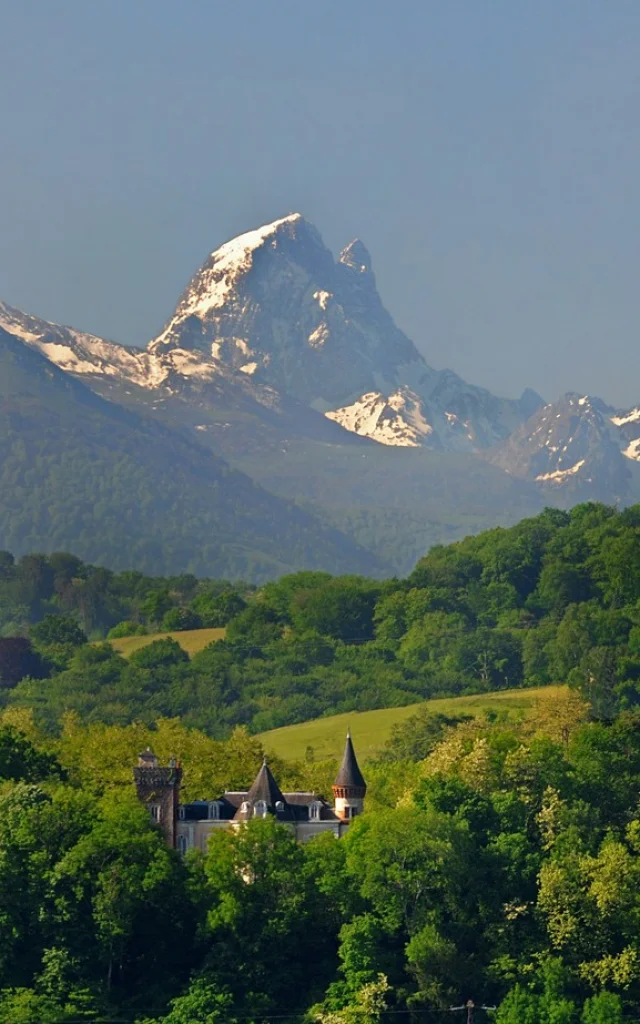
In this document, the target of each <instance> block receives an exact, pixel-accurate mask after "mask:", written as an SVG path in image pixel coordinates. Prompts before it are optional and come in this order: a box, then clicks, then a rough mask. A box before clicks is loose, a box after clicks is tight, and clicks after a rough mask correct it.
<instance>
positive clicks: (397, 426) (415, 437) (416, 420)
mask: <svg viewBox="0 0 640 1024" xmlns="http://www.w3.org/2000/svg"><path fill="white" fill-rule="evenodd" d="M325 416H326V417H327V419H330V420H333V421H334V422H335V423H339V424H340V426H342V427H345V428H346V429H347V430H351V431H353V433H355V434H360V435H361V436H362V437H370V438H371V439H372V440H374V441H378V442H379V443H380V444H386V445H393V446H399V447H405V448H418V447H420V445H421V444H422V443H423V441H424V439H425V438H426V437H427V436H428V435H429V434H431V433H433V427H432V426H431V425H430V424H429V423H428V422H427V420H426V419H425V417H424V413H423V410H422V405H421V401H420V398H419V396H418V395H416V394H415V393H414V392H413V391H410V390H409V388H399V389H398V391H395V392H394V393H393V394H391V395H389V396H388V397H387V398H385V396H384V395H383V394H382V393H381V392H380V391H372V392H369V393H368V394H366V395H362V396H361V397H360V398H359V399H358V400H357V401H355V402H353V403H352V404H351V405H348V406H344V407H343V408H341V409H334V410H333V411H332V412H326V413H325Z"/></svg>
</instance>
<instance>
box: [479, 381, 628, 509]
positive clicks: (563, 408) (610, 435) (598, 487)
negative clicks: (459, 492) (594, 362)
mask: <svg viewBox="0 0 640 1024" xmlns="http://www.w3.org/2000/svg"><path fill="white" fill-rule="evenodd" d="M639 456H640V413H638V411H637V410H631V411H630V412H627V413H624V412H622V413H617V412H616V411H615V410H614V409H613V408H611V406H608V405H607V404H606V403H605V402H603V401H602V399H600V398H597V397H594V396H592V395H581V394H579V393H577V392H568V393H567V394H565V395H563V396H562V397H561V398H560V399H558V401H557V402H553V403H549V404H548V405H545V406H543V407H542V408H541V409H539V410H538V411H537V412H536V413H534V415H533V416H532V417H531V418H530V419H529V420H527V422H526V423H525V424H523V426H521V427H520V428H519V429H518V430H516V431H514V433H513V434H512V436H511V437H510V438H509V439H508V440H507V441H506V442H505V443H504V444H503V445H501V446H500V447H498V448H497V449H496V451H495V452H493V453H492V454H491V459H492V461H493V462H494V463H495V464H496V465H498V466H500V468H501V469H505V470H506V471H507V472H508V473H510V474H511V475H512V476H518V477H522V478H524V479H528V480H531V481H532V482H534V483H536V484H537V485H538V486H539V487H540V488H541V490H543V491H544V492H546V493H548V494H549V493H552V494H554V495H558V494H559V493H561V494H562V502H563V503H566V504H571V503H572V502H575V501H583V500H597V501H609V502H610V501H612V500H615V501H625V500H628V499H629V498H633V497H634V496H636V495H639V494H640V490H639V487H640V472H639V469H638V466H637V462H638V460H639Z"/></svg>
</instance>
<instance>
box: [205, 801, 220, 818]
mask: <svg viewBox="0 0 640 1024" xmlns="http://www.w3.org/2000/svg"><path fill="white" fill-rule="evenodd" d="M207 817H208V819H209V821H219V820H220V801H219V800H211V801H210V803H209V804H208V806H207Z"/></svg>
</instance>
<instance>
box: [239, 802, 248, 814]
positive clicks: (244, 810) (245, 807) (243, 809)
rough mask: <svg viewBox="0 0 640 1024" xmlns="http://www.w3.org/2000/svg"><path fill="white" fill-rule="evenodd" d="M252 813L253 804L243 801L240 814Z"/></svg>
mask: <svg viewBox="0 0 640 1024" xmlns="http://www.w3.org/2000/svg"><path fill="white" fill-rule="evenodd" d="M250 811H251V804H250V803H249V801H248V800H243V801H242V803H241V805H240V814H249V812H250Z"/></svg>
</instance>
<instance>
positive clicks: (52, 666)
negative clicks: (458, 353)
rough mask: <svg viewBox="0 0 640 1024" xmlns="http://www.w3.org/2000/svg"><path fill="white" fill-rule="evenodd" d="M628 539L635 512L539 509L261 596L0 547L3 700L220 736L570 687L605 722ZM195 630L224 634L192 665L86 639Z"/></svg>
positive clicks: (621, 703) (623, 686)
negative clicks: (402, 574)
mask: <svg viewBox="0 0 640 1024" xmlns="http://www.w3.org/2000/svg"><path fill="white" fill-rule="evenodd" d="M639 537H640V506H634V507H631V508H627V509H624V510H623V511H618V510H615V509H613V508H608V507H606V506H603V505H595V504H587V505H580V506H577V507H576V508H575V509H573V511H571V512H564V511H560V510H555V509H548V510H546V511H545V512H543V513H541V514H540V515H539V516H537V517H535V518H532V519H526V520H523V521H522V522H521V523H519V524H518V525H517V526H514V527H511V528H509V529H494V530H489V531H487V532H485V533H482V534H480V535H478V536H476V537H469V538H467V539H465V540H464V541H460V542H458V543H455V544H451V545H449V546H447V547H435V548H432V549H431V551H430V552H429V553H428V555H427V556H426V557H425V558H423V559H422V560H421V561H420V562H419V563H418V564H417V566H416V568H415V569H414V571H413V572H412V573H411V574H410V575H409V576H408V577H407V578H405V579H390V580H386V581H382V582H380V581H373V580H370V579H367V578H364V577H360V576H341V577H331V576H330V575H328V574H327V573H321V572H303V573H297V574H294V575H290V576H285V577H283V578H282V579H280V580H279V581H277V582H270V583H267V584H265V585H264V586H262V587H261V588H260V589H255V588H249V587H240V586H237V585H236V586H232V585H231V584H230V583H225V582H223V581H207V580H200V581H198V580H196V579H195V577H193V576H181V577H176V578H173V579H157V578H148V577H144V576H142V575H141V574H138V573H119V574H113V573H110V572H108V571H107V570H105V569H96V568H93V567H90V566H86V565H83V564H82V563H80V562H79V561H78V560H77V559H74V558H73V557H72V556H70V555H52V556H50V557H48V558H45V557H43V556H37V555H32V556H25V557H23V558H22V559H19V560H18V561H17V562H14V561H13V559H12V558H11V556H10V555H8V554H4V555H2V556H0V628H1V629H2V632H3V633H4V634H5V640H4V641H0V679H2V680H3V683H4V686H5V689H4V691H3V697H2V699H3V700H4V702H5V703H6V704H8V705H10V706H23V707H28V708H32V709H34V711H35V712H36V715H37V717H38V720H39V722H40V723H41V724H42V725H43V726H44V727H46V728H47V729H48V730H49V731H51V732H54V731H56V729H57V728H58V726H59V721H60V718H61V715H62V714H63V712H64V711H66V710H73V711H75V712H76V713H77V714H78V715H79V716H80V718H81V720H83V721H88V722H89V721H104V722H108V723H113V724H126V723H128V722H131V721H142V722H151V721H153V720H154V719H155V718H156V717H157V716H159V715H160V716H163V715H164V716H175V715H180V716H181V717H182V718H183V719H184V720H185V722H187V724H189V725H193V726H195V727H197V728H201V729H204V730H205V731H206V732H207V733H208V734H209V735H211V736H213V737H223V736H226V735H228V734H229V732H230V730H231V729H232V728H233V727H234V726H236V725H247V726H248V727H249V728H250V730H251V731H254V732H261V731H265V730H268V729H270V728H275V727H278V726H281V725H286V724H290V723H295V722H300V721H304V720H306V719H309V718H314V717H318V716H320V715H327V714H334V713H338V712H348V711H351V710H359V711H363V710H368V709H373V708H383V707H391V706H397V705H401V704H409V703H414V702H417V701H420V700H422V699H425V698H429V697H434V696H448V695H457V694H469V693H476V692H483V691H490V690H496V689H506V688H511V687H520V686H540V685H544V684H545V683H551V682H569V683H570V684H571V685H573V686H575V687H577V688H578V689H579V690H580V691H581V692H582V693H583V694H584V695H585V696H586V697H587V698H588V699H589V700H590V702H591V703H592V705H593V706H594V708H596V709H597V713H598V715H599V717H600V718H603V719H606V718H607V717H613V716H614V715H615V714H616V713H617V711H619V710H622V709H629V708H632V707H634V706H635V705H636V704H637V703H638V702H639V701H640V686H639V680H640V605H639V601H640V542H639ZM198 625H202V626H218V625H226V626H227V634H226V639H225V640H224V641H220V642H218V643H215V644H211V645H210V646H209V647H207V648H206V649H205V650H204V651H202V652H201V653H199V654H196V655H194V656H193V657H192V658H191V659H189V657H188V656H187V655H186V654H185V652H184V651H183V650H182V649H181V648H180V646H179V645H178V644H177V643H176V642H175V641H172V640H171V639H164V640H159V641H157V642H155V643H153V644H151V645H150V646H148V647H146V648H145V649H143V650H140V651H138V652H136V653H135V654H134V655H132V656H131V657H130V658H129V659H125V658H123V657H122V656H121V655H119V654H118V653H117V652H116V651H115V650H114V649H113V648H112V647H111V645H109V644H97V645H95V644H94V645H88V644H87V643H86V642H85V641H86V639H87V637H89V638H91V639H94V640H95V639H96V638H99V637H100V636H104V635H105V634H106V633H107V632H108V631H111V635H112V636H120V635H126V634H127V633H130V632H136V631H145V630H149V631H155V630H162V629H165V630H166V629H173V630H175V629H180V628H185V629H187V628H194V627H196V626H198ZM16 634H17V635H21V636H23V637H24V638H29V637H30V639H31V645H29V644H28V643H26V640H23V644H25V645H26V648H27V649H26V650H25V651H23V656H24V658H25V659H27V660H25V661H24V663H22V664H23V669H22V670H21V668H20V667H19V666H18V667H16V660H19V659H17V655H16V653H15V651H14V652H13V653H11V652H10V653H9V654H6V655H5V657H4V659H3V657H2V650H3V643H4V645H5V648H6V645H7V644H8V643H9V642H10V641H9V640H8V639H6V638H8V637H9V636H12V635H16ZM13 643H14V645H15V640H14V641H13ZM29 658H31V659H34V658H35V659H36V660H37V661H38V663H37V664H35V665H34V662H33V660H32V661H28V659H29ZM3 664H4V665H5V668H4V670H3ZM7 665H8V667H7ZM3 671H4V676H3ZM22 676H26V678H24V679H23V680H22V681H19V680H20V679H21V678H22ZM15 683H18V685H17V686H16V685H15Z"/></svg>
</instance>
